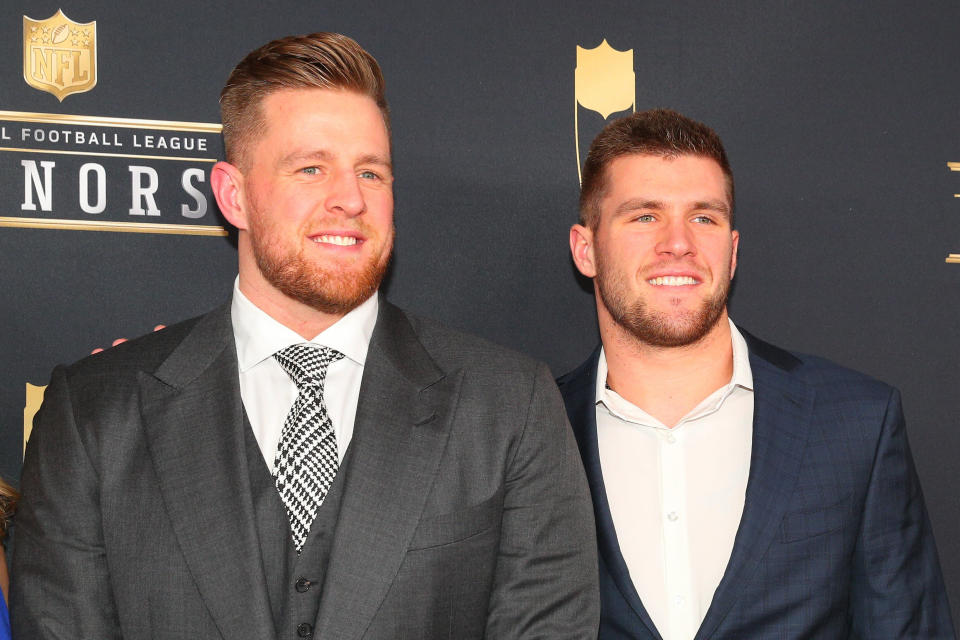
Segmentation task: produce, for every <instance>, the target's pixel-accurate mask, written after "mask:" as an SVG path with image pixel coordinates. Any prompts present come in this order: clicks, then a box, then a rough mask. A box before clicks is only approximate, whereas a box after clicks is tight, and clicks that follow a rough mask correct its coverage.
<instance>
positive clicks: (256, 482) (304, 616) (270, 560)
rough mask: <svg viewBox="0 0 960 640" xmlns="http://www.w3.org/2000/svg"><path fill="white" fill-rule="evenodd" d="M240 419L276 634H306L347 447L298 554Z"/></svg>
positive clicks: (293, 639)
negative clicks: (243, 432) (341, 462)
mask: <svg viewBox="0 0 960 640" xmlns="http://www.w3.org/2000/svg"><path fill="white" fill-rule="evenodd" d="M244 421H245V422H247V424H246V429H245V430H244V431H245V433H246V449H247V467H248V468H249V469H250V489H251V492H252V494H253V510H254V514H255V516H256V521H257V534H258V535H259V538H260V556H261V560H262V562H263V574H264V577H265V578H266V581H267V594H268V595H269V597H270V609H271V613H272V614H273V622H274V626H275V628H276V630H277V637H278V638H279V639H280V640H299V639H301V638H310V637H311V636H312V635H313V627H314V625H315V624H316V620H317V613H318V612H319V610H320V598H321V596H322V594H323V583H324V578H325V577H326V573H327V563H328V561H329V557H330V547H331V545H332V542H333V533H334V530H335V529H336V525H337V518H338V516H339V514H340V500H341V497H342V495H343V477H344V467H345V466H346V465H347V463H348V462H349V459H350V453H349V450H348V452H347V456H346V457H345V458H344V461H343V464H342V465H341V467H340V470H339V472H338V473H337V477H336V478H335V479H334V481H333V484H332V485H331V486H330V490H329V491H328V492H327V496H326V498H324V500H323V504H322V505H321V506H320V509H319V510H318V511H317V517H316V519H315V520H314V521H313V525H312V526H311V528H310V533H309V534H308V535H307V540H306V542H305V543H304V545H303V549H301V552H300V555H299V556H297V552H296V550H295V549H294V548H293V542H292V541H291V539H290V523H289V520H288V518H287V512H286V509H285V508H284V506H283V502H281V500H280V494H278V493H277V488H276V485H274V481H273V476H272V475H271V474H270V470H269V469H268V468H267V465H266V463H265V462H264V460H263V455H262V454H261V452H260V447H259V445H258V444H257V439H256V437H255V436H254V435H253V429H252V428H251V427H250V425H249V422H248V421H246V420H244Z"/></svg>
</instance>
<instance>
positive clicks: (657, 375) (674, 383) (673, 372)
mask: <svg viewBox="0 0 960 640" xmlns="http://www.w3.org/2000/svg"><path fill="white" fill-rule="evenodd" d="M600 337H601V340H602V341H603V350H604V355H605V356H606V360H607V384H608V385H609V386H610V388H611V389H613V390H614V391H616V392H617V393H618V394H619V395H620V396H621V397H623V398H624V399H625V400H627V401H628V402H630V403H631V404H633V405H635V406H637V407H640V408H641V409H643V410H644V411H646V412H647V413H649V414H650V415H652V416H653V417H654V418H656V419H657V420H659V421H660V422H662V423H663V424H665V425H667V426H668V427H674V426H676V424H677V423H678V422H680V420H681V419H682V418H683V416H685V415H687V414H688V413H689V412H690V411H691V410H692V409H693V408H694V407H696V406H697V405H698V404H700V403H701V402H702V401H703V399H704V398H706V397H707V396H709V395H710V394H711V393H713V392H714V391H716V390H717V389H719V388H721V387H722V386H723V385H725V384H727V383H728V382H730V379H731V377H732V376H733V343H732V340H731V335H730V323H729V321H728V320H727V313H726V311H724V312H723V314H722V315H721V317H720V318H719V319H718V321H717V323H716V324H715V325H714V326H713V328H712V329H711V330H710V331H709V332H708V333H707V334H706V335H705V336H703V338H701V339H700V340H698V341H697V342H695V343H693V344H690V345H686V346H682V347H658V346H652V345H649V344H645V343H641V342H639V341H638V340H637V339H636V337H635V336H633V335H632V334H630V333H629V332H627V331H626V330H625V329H624V328H623V327H621V326H620V325H616V324H613V323H601V326H600Z"/></svg>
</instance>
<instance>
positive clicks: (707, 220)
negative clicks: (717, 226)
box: [693, 216, 713, 224]
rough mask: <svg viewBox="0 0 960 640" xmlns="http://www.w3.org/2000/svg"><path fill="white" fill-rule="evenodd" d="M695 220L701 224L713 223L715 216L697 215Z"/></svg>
mask: <svg viewBox="0 0 960 640" xmlns="http://www.w3.org/2000/svg"><path fill="white" fill-rule="evenodd" d="M693 221H694V222H697V223H699V224H713V218H711V217H710V216H697V217H695V218H694V219H693Z"/></svg>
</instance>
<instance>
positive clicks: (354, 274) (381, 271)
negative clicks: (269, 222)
mask: <svg viewBox="0 0 960 640" xmlns="http://www.w3.org/2000/svg"><path fill="white" fill-rule="evenodd" d="M258 226H259V225H256V224H251V229H250V231H251V233H250V243H251V248H252V249H253V255H254V258H255V260H256V262H257V267H258V268H259V269H260V273H261V274H263V277H264V279H266V281H267V282H269V283H270V284H271V285H272V286H273V287H274V288H275V289H277V290H278V291H280V292H281V293H283V294H284V295H286V296H287V297H288V298H292V299H294V300H296V301H298V302H301V303H303V304H305V305H307V306H309V307H311V308H313V309H316V310H317V311H321V312H323V313H328V314H335V315H343V314H345V313H347V312H349V311H352V310H353V309H355V308H357V307H358V306H360V304H361V303H363V302H364V301H365V300H367V298H369V297H370V296H372V295H373V294H374V293H375V292H376V291H377V289H378V288H379V287H380V283H381V282H382V281H383V277H384V276H385V275H386V273H387V269H388V268H389V266H390V258H391V256H392V254H393V237H394V228H393V227H392V226H391V227H390V230H389V235H388V237H386V238H385V239H384V250H383V251H382V252H381V253H380V255H379V256H371V257H370V258H369V259H367V261H366V262H365V263H363V264H359V265H354V266H353V267H352V268H344V267H343V265H331V266H322V265H318V264H316V263H313V262H311V261H309V260H308V259H307V258H306V256H305V255H304V250H303V248H302V247H301V248H298V249H297V250H294V251H285V250H284V249H283V247H282V246H281V245H280V243H279V242H276V241H274V240H272V239H271V234H270V233H269V232H267V230H266V229H258V228H256V227H258ZM366 235H367V238H368V239H367V240H366V242H370V241H372V240H371V236H370V235H369V234H366Z"/></svg>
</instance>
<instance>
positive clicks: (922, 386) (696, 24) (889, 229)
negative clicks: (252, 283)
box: [0, 0, 960, 619]
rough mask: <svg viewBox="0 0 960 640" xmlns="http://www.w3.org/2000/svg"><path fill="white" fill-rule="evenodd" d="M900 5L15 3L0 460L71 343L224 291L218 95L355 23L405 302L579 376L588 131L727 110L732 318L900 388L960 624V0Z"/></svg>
mask: <svg viewBox="0 0 960 640" xmlns="http://www.w3.org/2000/svg"><path fill="white" fill-rule="evenodd" d="M865 4H866V3H865ZM906 4H907V3H899V2H874V3H869V6H861V5H860V3H849V6H847V5H846V4H844V3H840V4H836V3H793V2H738V3H734V4H730V3H710V2H671V3H662V2H652V1H646V0H639V1H631V2H605V1H598V0H591V1H589V2H588V1H582V2H573V1H570V2H553V1H551V2H535V1H529V2H499V1H490V2H483V3H467V2H449V1H442V0H425V1H424V2H418V3H395V2H388V1H386V0H381V1H376V2H372V1H364V0H351V1H350V2H341V1H325V2H302V1H299V2H293V1H290V0H278V1H276V2H271V3H260V2H253V1H252V0H240V1H237V2H231V3H226V2H204V3H197V2H193V1H188V0H167V1H166V2H163V3H156V2H141V1H131V2H127V3H123V4H122V5H121V4H118V3H115V2H106V1H105V0H83V2H79V1H77V2H71V1H69V0H60V1H59V2H52V3H51V2H47V1H45V0H44V1H41V0H36V1H25V0H5V2H3V3H2V5H0V300H2V307H0V308H2V319H3V323H2V331H0V475H2V476H3V477H6V478H8V479H10V480H11V481H13V482H14V483H16V480H17V477H18V475H19V470H20V463H21V459H22V451H23V445H24V442H25V439H26V437H27V436H28V433H29V428H30V423H31V418H32V415H33V413H34V412H35V411H36V409H37V407H38V406H39V403H40V402H41V400H42V395H43V388H44V386H45V385H46V383H47V380H48V378H49V374H50V371H51V369H52V368H53V367H54V366H55V365H56V364H57V363H63V362H71V361H74V360H76V359H79V358H82V357H84V356H86V355H87V354H89V353H90V352H91V351H92V350H93V349H95V348H98V347H106V346H109V344H110V343H111V342H112V341H113V340H114V339H116V338H119V337H133V336H135V335H139V334H142V333H146V332H149V331H151V330H152V329H153V328H154V326H155V325H157V324H171V323H174V322H176V321H178V320H181V319H185V318H188V317H191V316H194V315H197V314H199V313H201V312H203V311H205V310H207V309H209V308H211V307H213V306H215V305H217V304H219V303H221V302H223V301H225V300H227V299H228V297H229V295H230V290H231V286H232V283H233V279H234V277H235V273H236V251H235V248H234V242H233V238H232V237H231V235H230V233H229V230H228V229H227V227H226V223H225V221H224V220H223V219H222V217H221V216H220V214H219V212H218V211H217V208H216V205H215V203H214V202H213V199H212V197H211V196H210V189H209V172H210V168H211V166H212V165H213V163H214V162H215V161H216V160H217V159H219V158H221V157H222V155H223V149H222V142H221V139H220V125H219V109H218V103H217V96H218V94H219V91H220V88H221V87H222V85H223V82H224V81H225V79H226V77H227V75H228V73H229V71H230V69H231V68H232V67H233V65H234V64H235V63H236V62H237V61H239V60H240V58H241V57H242V56H243V55H245V54H246V53H247V52H248V51H249V50H251V49H253V48H254V47H256V46H259V45H260V44H262V43H264V42H266V41H268V40H270V39H273V38H276V37H280V36H284V35H288V34H292V33H307V32H311V31H321V30H325V31H339V32H342V33H345V34H347V35H350V36H352V37H354V38H355V39H357V40H358V41H359V42H360V43H361V44H362V45H364V46H365V47H366V48H367V49H368V50H369V51H371V52H372V53H373V54H374V55H375V56H376V57H377V58H378V59H379V61H380V63H381V65H382V66H383V69H384V73H385V76H386V78H387V96H388V99H389V100H390V104H391V108H392V119H393V129H394V161H395V165H396V175H397V181H396V200H397V210H396V223H397V230H398V239H397V249H396V257H395V261H394V265H393V269H392V272H391V274H390V276H389V279H388V281H387V283H386V286H385V289H386V292H387V295H388V297H389V298H390V299H392V300H393V301H394V302H396V303H398V304H400V305H402V306H404V307H407V308H409V309H411V310H413V311H415V312H418V313H421V314H424V315H429V316H433V317H435V318H437V319H439V320H441V321H443V322H446V323H447V324H450V325H453V326H456V327H458V328H461V329H465V330H468V331H472V332H474V333H478V334H481V335H483V336H485V337H487V338H490V339H492V340H494V341H496V342H499V343H502V344H505V345H508V346H511V347H513V348H516V349H519V350H522V351H526V352H528V353H530V354H532V355H534V356H536V357H538V358H540V359H542V360H545V361H546V362H547V363H549V364H550V365H551V367H552V368H553V370H554V372H555V373H556V374H558V375H559V374H561V373H564V372H565V371H567V370H568V369H571V368H573V367H574V366H576V365H577V364H578V363H579V362H580V361H581V360H583V359H584V358H585V357H586V356H587V355H588V354H589V352H590V351H591V349H592V348H593V347H594V345H595V344H596V342H597V333H596V323H595V317H594V310H593V299H592V292H591V289H590V283H589V282H585V281H583V280H581V279H578V277H577V276H576V275H575V269H574V267H573V266H572V263H571V261H570V258H569V257H568V250H567V230H568V228H569V226H570V225H571V224H572V223H573V222H575V221H576V217H577V204H576V203H577V195H578V189H579V182H578V180H579V166H580V163H581V161H582V160H583V158H584V156H585V154H586V150H587V148H588V146H589V143H590V141H591V139H592V138H593V136H594V135H596V133H597V132H598V131H599V130H600V128H601V127H602V126H603V124H604V123H605V122H607V121H609V120H610V119H612V118H614V117H617V116H620V115H624V114H627V113H630V112H631V111H634V110H640V109H646V108H650V107H660V106H662V107H672V108H675V109H677V110H679V111H681V112H683V113H685V114H687V115H690V116H692V117H694V118H696V119H699V120H702V121H704V122H706V123H708V124H710V125H711V126H713V127H714V128H715V129H716V130H717V131H718V133H719V134H720V135H721V136H722V137H723V139H724V141H725V143H726V145H727V150H728V152H729V154H730V157H731V161H732V164H733V169H734V173H735V175H736V180H737V200H738V203H737V204H738V210H737V219H738V223H739V227H740V231H741V234H742V237H741V242H740V266H739V269H738V272H737V280H736V283H735V287H734V294H733V299H732V305H731V306H732V317H733V318H734V320H735V321H736V322H737V323H738V324H740V325H742V326H744V327H746V328H748V329H749V330H750V331H751V332H753V333H755V334H757V335H759V336H761V337H763V338H766V339H767V340H770V341H772V342H775V343H777V344H780V345H783V346H785V347H788V348H791V349H794V350H799V351H805V352H813V353H817V354H821V355H825V356H827V357H829V358H831V359H833V360H836V361H838V362H840V363H842V364H845V365H848V366H851V367H854V368H857V369H860V370H862V371H865V372H867V373H869V374H871V375H873V376H875V377H878V378H880V379H882V380H885V381H886V382H889V383H891V384H893V385H895V386H898V387H899V388H900V389H901V390H902V391H903V396H904V404H905V410H906V414H907V420H908V430H909V434H910V438H911V443H912V446H913V449H914V455H915V458H916V461H917V464H918V467H919V473H920V476H921V480H922V482H923V487H924V491H925V493H926V496H927V502H928V506H929V509H930V512H931V517H932V520H933V524H934V528H935V531H936V534H937V540H938V544H939V548H940V553H941V557H942V561H943V566H944V572H945V574H946V579H947V583H948V588H949V590H950V595H951V599H952V602H953V606H954V617H955V618H957V619H960V615H958V613H960V500H958V499H957V491H958V488H960V480H958V479H957V477H956V472H955V469H956V466H957V461H956V458H957V456H958V454H960V332H958V331H957V329H956V325H957V319H958V317H960V312H958V307H960V38H958V37H957V31H956V27H957V25H958V24H960V5H958V4H957V3H956V2H948V1H941V2H927V3H922V4H921V5H918V6H917V7H914V6H906ZM401 5H403V6H401ZM408 5H413V6H408Z"/></svg>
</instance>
